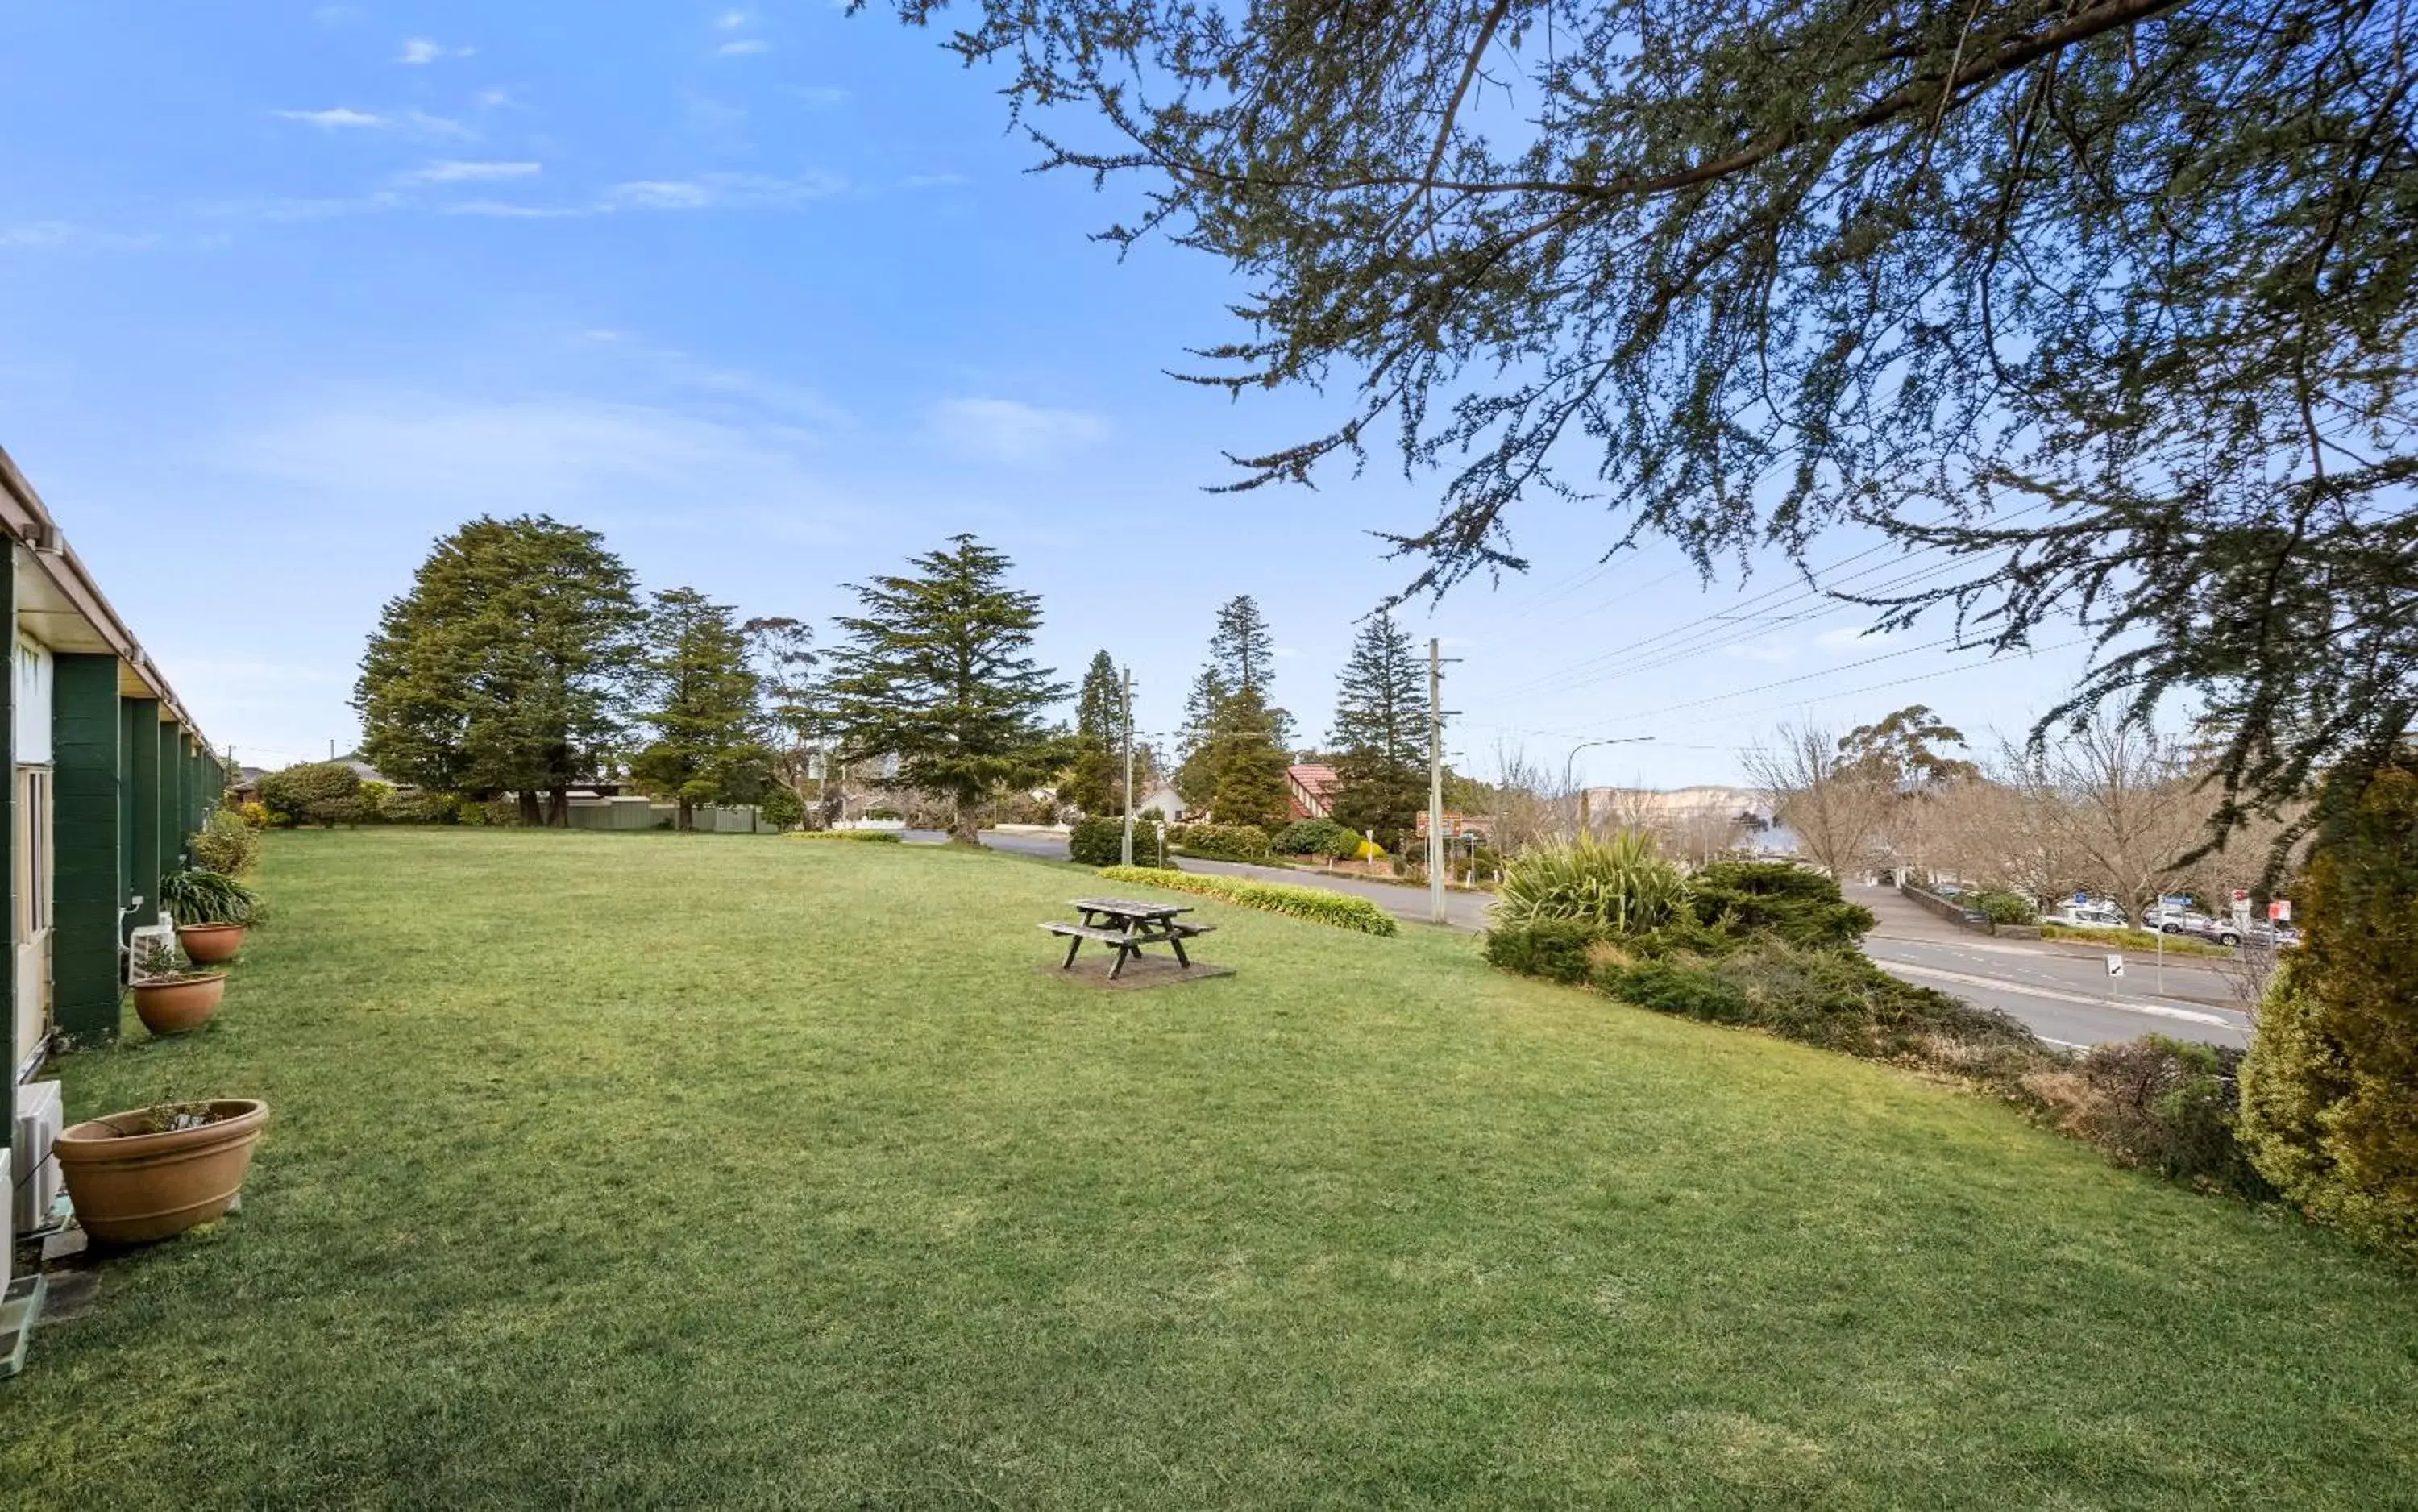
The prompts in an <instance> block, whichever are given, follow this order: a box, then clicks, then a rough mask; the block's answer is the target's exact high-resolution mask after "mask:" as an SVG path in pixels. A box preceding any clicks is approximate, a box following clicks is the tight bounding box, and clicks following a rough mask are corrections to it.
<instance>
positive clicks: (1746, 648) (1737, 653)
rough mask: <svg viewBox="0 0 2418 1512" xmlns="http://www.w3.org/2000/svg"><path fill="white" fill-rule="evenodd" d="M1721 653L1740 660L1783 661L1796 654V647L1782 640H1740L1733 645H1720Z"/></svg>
mask: <svg viewBox="0 0 2418 1512" xmlns="http://www.w3.org/2000/svg"><path fill="white" fill-rule="evenodd" d="M1722 655H1724V656H1731V657H1736V658H1737V660H1739V661H1741V662H1785V661H1789V660H1791V659H1793V658H1794V657H1795V656H1796V655H1797V648H1795V647H1793V646H1790V645H1788V644H1787V643H1786V642H1784V641H1776V640H1773V641H1752V640H1742V641H1739V642H1738V643H1737V645H1735V646H1724V647H1722Z"/></svg>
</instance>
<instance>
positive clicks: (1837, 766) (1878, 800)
mask: <svg viewBox="0 0 2418 1512" xmlns="http://www.w3.org/2000/svg"><path fill="white" fill-rule="evenodd" d="M1744 763H1745V767H1746V771H1747V777H1748V780H1749V781H1751V782H1752V783H1753V784H1754V785H1755V787H1757V788H1759V789H1761V790H1762V792H1763V795H1764V797H1765V798H1766V800H1768V802H1770V804H1771V808H1772V815H1773V817H1774V818H1775V819H1777V820H1778V821H1779V822H1780V823H1781V824H1783V825H1784V826H1786V827H1787V828H1788V830H1789V831H1790V832H1793V833H1794V834H1795V835H1796V836H1797V844H1798V850H1799V851H1800V852H1802V853H1803V855H1804V856H1805V858H1806V859H1807V860H1808V861H1811V862H1813V863H1814V864H1815V865H1817V866H1820V867H1821V868H1822V869H1823V870H1825V871H1827V872H1829V874H1830V875H1831V876H1833V877H1836V878H1839V879H1841V880H1842V881H1844V880H1847V879H1848V878H1853V877H1856V876H1859V875H1860V874H1861V873H1863V872H1865V871H1866V870H1868V869H1870V867H1871V866H1872V864H1873V863H1874V860H1875V856H1876V854H1877V851H1878V846H1879V839H1880V834H1881V829H1882V826H1883V823H1884V822H1885V820H1886V819H1887V817H1888V815H1889V811H1890V807H1891V806H1892V804H1893V803H1894V802H1895V799H1896V796H1897V795H1896V794H1895V793H1894V792H1892V791H1891V790H1890V788H1889V787H1888V786H1887V785H1886V784H1885V783H1884V782H1882V781H1881V780H1879V778H1878V776H1877V774H1876V773H1875V770H1874V769H1873V767H1872V766H1871V765H1870V764H1869V763H1863V762H1859V761H1857V760H1855V759H1854V758H1853V757H1851V756H1848V755H1846V754H1845V753H1844V752H1842V751H1841V750H1840V748H1839V738H1838V737H1837V736H1836V735H1835V734H1833V733H1832V732H1831V731H1829V730H1828V729H1825V728H1822V727H1821V726H1819V725H1782V726H1781V728H1780V731H1779V733H1778V735H1777V736H1776V737H1775V738H1774V740H1773V741H1772V743H1771V744H1769V745H1764V744H1760V743H1758V744H1756V745H1755V746H1754V747H1752V749H1750V750H1749V751H1748V752H1747V753H1746V755H1745V757H1744Z"/></svg>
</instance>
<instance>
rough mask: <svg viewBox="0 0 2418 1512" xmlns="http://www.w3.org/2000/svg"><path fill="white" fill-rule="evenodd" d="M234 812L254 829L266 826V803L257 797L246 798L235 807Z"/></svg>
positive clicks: (266, 827) (263, 828)
mask: <svg viewBox="0 0 2418 1512" xmlns="http://www.w3.org/2000/svg"><path fill="white" fill-rule="evenodd" d="M236 812H237V814H239V815H241V816H242V817H243V822H244V823H246V824H249V825H251V826H252V827H253V829H255V830H266V829H268V804H266V803H263V802H260V801H258V800H257V799H248V800H246V801H245V802H243V803H242V804H240V805H238V806H237V809H236Z"/></svg>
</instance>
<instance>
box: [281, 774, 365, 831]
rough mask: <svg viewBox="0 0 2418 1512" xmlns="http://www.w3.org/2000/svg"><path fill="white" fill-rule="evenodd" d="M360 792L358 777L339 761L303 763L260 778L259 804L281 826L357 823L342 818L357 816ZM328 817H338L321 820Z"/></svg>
mask: <svg viewBox="0 0 2418 1512" xmlns="http://www.w3.org/2000/svg"><path fill="white" fill-rule="evenodd" d="M360 793H361V774H360V772H358V771H354V770H353V769H352V768H350V767H348V766H346V765H344V763H343V762H341V761H306V762H304V763H302V764H301V765H299V766H294V767H287V768H285V769H283V771H271V772H268V773H265V774H264V775H263V776H262V777H261V779H260V801H261V802H262V803H263V804H264V805H266V806H267V808H268V812H269V814H270V816H271V817H273V818H274V819H275V820H276V821H277V822H278V823H280V824H300V823H302V822H304V821H305V820H309V821H311V822H313V823H319V824H336V823H346V822H352V823H358V822H359V820H358V819H357V818H347V817H344V816H349V815H355V814H358V813H359V805H360ZM314 808H315V810H316V811H317V812H315V813H314ZM328 814H333V815H336V816H338V817H335V818H326V817H321V816H322V815H328Z"/></svg>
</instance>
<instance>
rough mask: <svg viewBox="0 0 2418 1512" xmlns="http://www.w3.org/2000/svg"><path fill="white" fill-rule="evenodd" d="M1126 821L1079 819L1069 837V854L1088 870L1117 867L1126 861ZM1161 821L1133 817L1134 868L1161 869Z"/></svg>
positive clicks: (1067, 849) (1120, 819) (1067, 837)
mask: <svg viewBox="0 0 2418 1512" xmlns="http://www.w3.org/2000/svg"><path fill="white" fill-rule="evenodd" d="M1158 851H1159V834H1158V821H1157V820H1156V819H1146V818H1143V817H1140V816H1139V815H1137V816H1135V817H1134V864H1135V865H1136V866H1147V867H1150V868H1152V869H1154V870H1155V869H1156V868H1157V866H1158ZM1066 853H1067V854H1068V855H1069V856H1072V857H1073V858H1074V859H1075V860H1076V861H1077V862H1079V863H1081V864H1083V865H1085V866H1116V865H1121V864H1123V863H1124V861H1125V819H1124V818H1123V817H1117V818H1096V819H1077V820H1076V821H1075V826H1074V828H1073V829H1072V830H1071V831H1070V832H1068V833H1067V836H1066Z"/></svg>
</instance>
